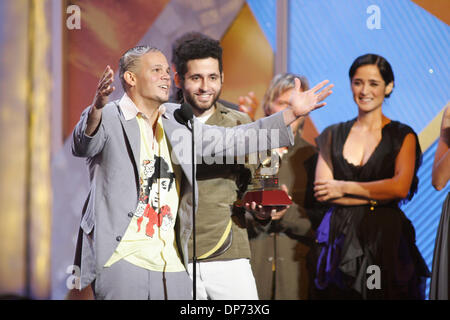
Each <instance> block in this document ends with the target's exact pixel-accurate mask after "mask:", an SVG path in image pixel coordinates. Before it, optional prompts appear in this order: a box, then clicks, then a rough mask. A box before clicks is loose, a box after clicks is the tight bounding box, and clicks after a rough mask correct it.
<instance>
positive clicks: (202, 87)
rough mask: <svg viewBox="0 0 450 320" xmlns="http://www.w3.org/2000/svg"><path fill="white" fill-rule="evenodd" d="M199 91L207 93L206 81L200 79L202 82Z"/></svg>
mask: <svg viewBox="0 0 450 320" xmlns="http://www.w3.org/2000/svg"><path fill="white" fill-rule="evenodd" d="M199 89H200V90H201V91H203V92H204V91H208V80H206V79H202V81H201V82H200V88H199Z"/></svg>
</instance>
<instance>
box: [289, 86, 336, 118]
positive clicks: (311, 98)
mask: <svg viewBox="0 0 450 320" xmlns="http://www.w3.org/2000/svg"><path fill="white" fill-rule="evenodd" d="M294 81H295V87H294V90H293V91H292V95H291V98H290V99H289V104H290V107H291V108H292V111H293V112H294V115H295V116H296V117H301V116H306V115H308V114H309V113H310V112H311V111H313V110H315V109H318V108H321V107H323V106H324V105H326V102H323V100H325V99H326V98H327V97H328V96H329V95H330V94H332V93H333V92H332V91H331V88H333V87H334V85H333V84H330V85H328V86H327V87H326V88H324V89H323V90H321V91H319V90H320V89H322V88H323V87H325V86H326V85H327V84H328V82H329V81H328V80H325V81H322V82H321V83H319V84H317V85H316V86H315V87H313V88H311V89H309V90H307V91H303V92H302V91H301V82H300V79H298V78H295V80H294Z"/></svg>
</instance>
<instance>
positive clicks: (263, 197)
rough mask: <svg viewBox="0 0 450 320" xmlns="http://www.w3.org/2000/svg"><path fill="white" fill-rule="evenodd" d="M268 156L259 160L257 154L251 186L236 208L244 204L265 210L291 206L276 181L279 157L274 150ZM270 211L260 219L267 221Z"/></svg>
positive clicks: (287, 197)
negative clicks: (264, 208)
mask: <svg viewBox="0 0 450 320" xmlns="http://www.w3.org/2000/svg"><path fill="white" fill-rule="evenodd" d="M269 152H270V154H269V155H267V154H266V155H265V156H263V157H265V158H263V160H261V153H260V154H259V159H260V163H259V165H258V168H257V169H256V171H255V174H254V177H253V179H252V182H251V184H250V185H249V186H248V189H247V191H246V192H245V193H244V196H243V197H242V199H241V200H240V201H239V202H238V204H237V205H238V206H243V205H245V203H252V202H253V201H254V202H255V203H256V205H261V206H263V207H266V209H269V208H270V209H276V210H277V211H278V210H280V209H281V208H282V207H286V206H288V205H290V204H292V200H291V199H289V196H288V194H287V193H286V192H285V191H284V190H281V189H280V186H279V180H278V169H279V168H280V157H279V155H278V153H277V151H276V150H271V151H269ZM270 211H271V210H264V212H265V214H264V216H261V215H259V218H261V219H268V218H269V217H270Z"/></svg>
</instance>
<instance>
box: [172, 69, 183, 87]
mask: <svg viewBox="0 0 450 320" xmlns="http://www.w3.org/2000/svg"><path fill="white" fill-rule="evenodd" d="M173 81H174V82H175V85H176V86H177V88H179V89H182V87H181V77H180V75H179V74H178V72H175V74H174V76H173Z"/></svg>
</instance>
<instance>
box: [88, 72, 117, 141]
mask: <svg viewBox="0 0 450 320" xmlns="http://www.w3.org/2000/svg"><path fill="white" fill-rule="evenodd" d="M113 81H114V71H113V70H112V69H111V67H110V66H106V69H105V71H103V74H102V77H101V78H100V81H99V82H98V85H97V90H96V91H95V97H94V101H93V102H92V106H91V108H90V110H89V116H88V119H87V126H86V130H85V131H84V132H85V134H86V135H88V136H92V135H93V134H94V133H95V132H96V131H97V129H98V127H99V124H100V120H101V118H102V109H103V107H104V106H105V105H106V104H107V103H108V96H109V95H110V94H111V92H113V91H114V89H115V88H114V87H113V86H111V83H112V82H113Z"/></svg>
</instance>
